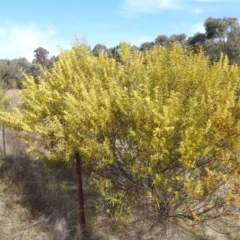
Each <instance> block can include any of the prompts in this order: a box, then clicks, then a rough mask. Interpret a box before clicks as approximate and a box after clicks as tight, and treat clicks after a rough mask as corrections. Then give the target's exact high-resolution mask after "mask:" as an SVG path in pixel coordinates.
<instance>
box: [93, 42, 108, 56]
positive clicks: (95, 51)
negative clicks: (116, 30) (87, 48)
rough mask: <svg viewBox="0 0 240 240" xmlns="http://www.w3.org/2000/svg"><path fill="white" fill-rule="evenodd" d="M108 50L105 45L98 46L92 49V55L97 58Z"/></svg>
mask: <svg viewBox="0 0 240 240" xmlns="http://www.w3.org/2000/svg"><path fill="white" fill-rule="evenodd" d="M106 50H107V47H106V46H105V45H102V44H96V45H95V46H94V48H93V49H92V53H93V55H95V56H99V55H100V54H101V53H103V52H105V51H106Z"/></svg>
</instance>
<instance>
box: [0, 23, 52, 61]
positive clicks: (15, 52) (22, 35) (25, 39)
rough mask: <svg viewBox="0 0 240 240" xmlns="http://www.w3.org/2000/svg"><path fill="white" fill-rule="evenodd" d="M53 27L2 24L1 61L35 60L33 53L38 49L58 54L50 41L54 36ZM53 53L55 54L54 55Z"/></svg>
mask: <svg viewBox="0 0 240 240" xmlns="http://www.w3.org/2000/svg"><path fill="white" fill-rule="evenodd" d="M54 34H55V31H54V29H53V28H52V27H48V28H47V29H44V30H43V29H40V28H38V27H37V26H36V25H34V24H28V25H21V24H15V23H1V27H0V59H3V58H7V59H13V58H19V57H26V58H27V59H28V60H29V61H31V60H32V59H33V51H34V50H35V49H36V48H38V47H40V46H41V47H44V48H46V49H47V50H48V51H49V52H50V53H52V51H54V53H55V52H56V46H51V44H49V42H50V41H49V40H50V39H51V38H52V37H53V36H54ZM54 53H53V54H54Z"/></svg>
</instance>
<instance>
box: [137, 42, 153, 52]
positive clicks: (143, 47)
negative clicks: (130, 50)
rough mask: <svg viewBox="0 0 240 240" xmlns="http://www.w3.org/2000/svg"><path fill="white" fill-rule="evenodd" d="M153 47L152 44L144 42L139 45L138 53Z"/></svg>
mask: <svg viewBox="0 0 240 240" xmlns="http://www.w3.org/2000/svg"><path fill="white" fill-rule="evenodd" d="M153 46H154V42H144V43H142V44H141V45H140V48H139V50H140V51H146V50H149V49H151V48H152V47H153Z"/></svg>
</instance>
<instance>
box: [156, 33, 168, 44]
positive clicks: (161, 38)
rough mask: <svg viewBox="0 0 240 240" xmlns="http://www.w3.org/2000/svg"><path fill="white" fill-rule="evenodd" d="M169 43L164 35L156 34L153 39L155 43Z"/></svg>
mask: <svg viewBox="0 0 240 240" xmlns="http://www.w3.org/2000/svg"><path fill="white" fill-rule="evenodd" d="M168 43H169V38H168V37H167V36H166V35H158V36H157V37H156V39H155V44H159V45H167V44H168Z"/></svg>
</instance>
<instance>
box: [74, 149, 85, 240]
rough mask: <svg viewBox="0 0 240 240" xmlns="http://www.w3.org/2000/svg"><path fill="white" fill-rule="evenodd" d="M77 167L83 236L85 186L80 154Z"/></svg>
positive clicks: (83, 233) (83, 231)
mask: <svg viewBox="0 0 240 240" xmlns="http://www.w3.org/2000/svg"><path fill="white" fill-rule="evenodd" d="M75 158H76V166H77V177H78V195H79V207H80V221H81V222H80V225H81V230H82V236H83V237H84V236H85V235H86V221H85V211H84V199H83V186H82V166H81V164H82V159H81V156H80V155H79V152H76V154H75Z"/></svg>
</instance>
